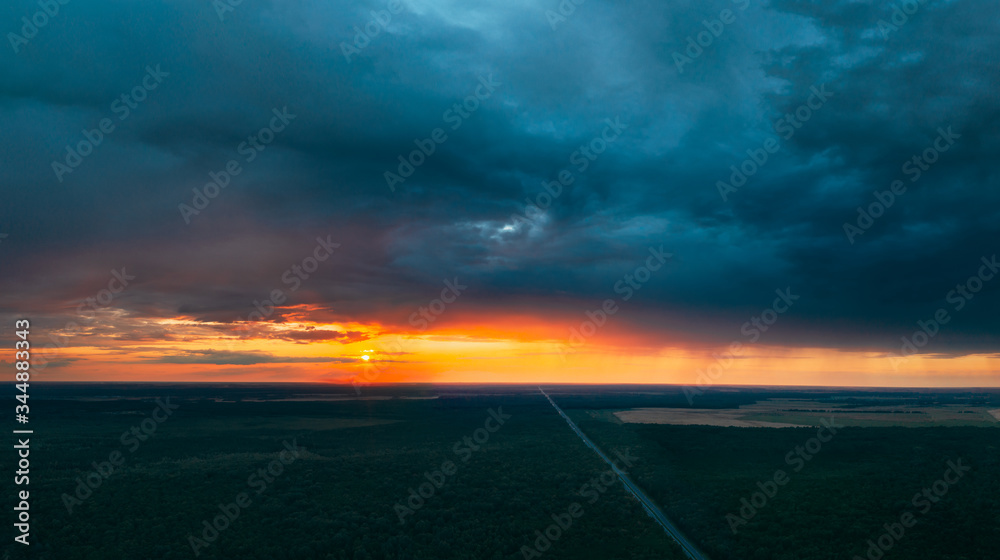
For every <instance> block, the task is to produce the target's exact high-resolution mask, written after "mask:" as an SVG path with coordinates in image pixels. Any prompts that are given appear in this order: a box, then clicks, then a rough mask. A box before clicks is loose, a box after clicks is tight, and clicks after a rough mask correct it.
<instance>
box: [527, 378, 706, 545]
mask: <svg viewBox="0 0 1000 560" xmlns="http://www.w3.org/2000/svg"><path fill="white" fill-rule="evenodd" d="M538 390H539V391H541V393H542V394H543V395H545V398H546V399H549V402H550V403H551V404H552V407H553V408H555V409H556V412H558V413H559V416H562V417H563V420H566V423H567V424H569V427H570V428H573V431H574V432H576V435H578V436H580V439H582V440H583V443H585V444H587V447H589V448H591V449H593V450H594V452H595V453H597V454H598V455H599V456H600V457H601V459H604V462H605V463H607V464H609V465H611V470H613V471H614V472H615V474H617V475H618V478H619V479H620V480H621V481H622V484H623V485H624V486H625V488H627V489H628V491H629V492H631V493H632V495H633V496H635V499H637V500H639V503H640V504H642V507H643V509H645V510H646V513H647V514H649V516H650V517H652V518H653V520H654V521H656V522H657V523H659V524H660V526H661V527H663V530H664V531H666V532H667V534H668V535H670V538H672V539H674V541H676V542H677V544H679V545H680V546H681V549H682V550H683V551H684V554H687V556H688V558H690V559H691V560H708V557H707V556H705V555H704V553H702V552H701V551H700V550H698V548H697V547H695V545H694V544H693V543H692V542H691V541H689V540H688V539H687V537H685V536H684V535H683V534H682V533H681V531H680V529H678V528H677V526H676V525H674V524H673V523H672V522H671V521H670V520H669V519H667V516H666V515H664V513H663V511H661V510H660V508H659V506H657V505H656V503H655V502H653V499H652V498H650V497H649V496H647V495H646V493H645V492H643V491H642V489H641V488H639V487H638V486H637V485H636V484H635V483H634V482H632V479H630V478H629V477H628V475H627V474H625V473H624V472H623V471H622V470H621V469H619V468H618V465H616V464H615V463H614V461H612V460H611V459H608V456H607V455H605V454H604V452H603V451H601V450H600V449H598V447H597V445H595V444H594V442H592V441H590V438H588V437H587V435H586V434H584V433H583V431H581V430H580V428H578V427H577V425H576V423H575V422H573V421H572V420H570V418H569V416H566V413H565V412H563V411H562V409H561V408H559V405H557V404H556V403H555V401H553V400H552V397H550V396H549V395H548V393H546V392H545V391H542V388H541V387H539V388H538Z"/></svg>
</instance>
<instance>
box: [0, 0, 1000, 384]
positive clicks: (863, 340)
mask: <svg viewBox="0 0 1000 560" xmlns="http://www.w3.org/2000/svg"><path fill="white" fill-rule="evenodd" d="M278 6H279V3H272V2H251V1H247V2H243V3H241V4H239V5H237V6H235V7H234V9H232V10H231V11H223V12H217V8H216V7H214V6H213V3H212V2H209V1H207V0H198V1H194V0H192V1H186V2H170V3H158V2H148V3H147V2H143V3H141V4H137V3H133V2H125V1H120V2H103V3H101V4H100V6H95V5H91V4H88V3H85V2H81V3H72V4H69V5H66V6H63V7H62V9H63V10H66V11H69V10H72V11H73V12H74V17H72V18H69V17H62V16H55V17H53V18H51V21H50V22H48V24H47V25H46V26H44V27H42V28H39V29H37V34H35V35H33V36H32V37H31V38H30V39H27V40H26V41H25V42H23V43H16V44H11V41H10V38H9V36H8V41H7V43H8V44H7V45H5V46H4V47H3V48H4V49H6V52H3V53H2V55H0V76H2V78H0V115H2V121H3V123H4V124H5V126H4V138H3V140H0V142H2V144H3V154H4V158H3V165H2V166H0V196H2V204H0V285H2V287H3V289H2V291H0V343H2V348H4V349H5V350H3V353H2V356H0V363H2V364H4V365H5V366H9V365H11V363H12V362H13V348H14V340H15V339H16V338H15V335H14V332H13V331H14V328H13V327H14V321H15V319H23V318H26V319H29V320H30V321H31V329H30V331H31V335H30V336H31V341H32V347H33V350H34V351H35V355H36V356H37V358H35V357H33V360H34V361H35V364H34V366H33V367H34V369H35V370H36V374H37V376H36V377H35V378H34V379H36V380H38V381H43V380H53V381H56V380H58V381H97V380H108V381H311V382H316V381H319V382H333V383H351V382H352V381H353V382H355V383H392V382H500V383H533V382H549V383H553V382H560V383H676V384H686V385H691V384H707V383H711V384H719V385H729V384H761V385H822V386H842V385H857V386H979V387H986V386H990V387H996V386H1000V328H998V323H997V316H998V312H1000V289H998V288H1000V271H997V272H994V271H995V265H994V263H996V254H997V253H998V252H1000V250H998V249H1000V235H998V234H1000V189H998V188H997V187H998V186H1000V185H998V183H1000V171H998V167H997V161H998V158H997V154H998V151H1000V109H998V108H1000V104H998V103H997V95H998V94H997V83H1000V64H998V55H997V54H996V53H1000V22H998V21H997V20H996V18H985V17H982V16H981V15H980V14H978V13H977V10H976V9H975V6H974V5H969V4H966V5H963V6H960V5H959V4H957V3H953V2H936V3H928V4H924V5H921V8H920V10H919V11H918V12H917V13H915V14H913V15H911V16H909V18H908V19H907V21H906V22H905V23H903V24H902V25H898V26H892V27H894V29H893V28H891V27H886V26H885V25H883V24H885V23H886V22H890V23H891V22H892V21H893V20H892V17H893V14H892V11H891V6H889V5H888V4H885V5H883V4H882V3H869V2H855V1H831V2H802V1H774V2H770V3H769V4H767V5H765V4H762V3H760V2H742V1H735V2H734V1H731V0H715V1H712V2H707V3H705V2H680V3H667V2H655V3H654V2H643V1H640V2H627V3H619V2H603V1H599V0H588V1H587V2H584V3H582V4H581V5H579V6H576V8H575V11H573V12H572V13H569V14H566V15H559V14H558V12H553V10H557V7H558V6H559V2H558V1H556V0H552V1H550V2H526V1H514V2H495V3H469V2H462V1H459V0H454V1H430V0H428V1H409V0H401V1H400V2H399V4H398V5H397V4H396V2H384V1H381V0H375V1H372V2H365V1H362V2H346V1H340V0H338V1H335V2H332V3H331V2H318V1H317V2H313V1H303V2H295V3H280V9H277V7H278ZM391 7H398V8H399V9H397V10H395V13H393V12H389V9H390V8H391ZM372 10H375V15H373V14H372ZM725 10H728V11H729V15H728V16H724V15H723V12H724V11H725ZM22 12H23V6H22V5H20V4H19V5H17V6H2V7H0V21H4V22H8V23H9V25H7V27H5V28H4V31H5V32H7V31H12V32H15V33H20V32H21V31H20V29H19V26H20V24H18V25H14V24H13V23H10V22H19V21H21V17H22V16H24V15H25V14H24V13H22ZM729 16H731V17H729ZM720 18H721V19H727V20H731V23H719V24H718V26H716V24H715V23H713V22H715V21H716V20H720V21H721V19H720ZM880 21H881V22H882V24H880ZM122 22H129V23H128V25H125V24H123V23H122ZM366 26H367V27H366ZM720 26H721V27H720ZM8 28H9V29H8ZM366 28H367V29H372V30H376V31H378V32H377V33H376V34H374V36H373V37H368V36H367V35H365V31H364V29H366ZM712 29H715V30H717V31H719V33H718V34H717V36H715V35H712V33H713V31H712ZM705 32H708V34H707V35H704V34H703V35H702V37H703V38H704V37H708V38H709V39H706V41H708V40H710V41H711V42H710V44H709V45H708V46H704V47H702V46H699V45H698V40H697V37H698V36H699V33H705ZM689 37H691V38H692V39H691V41H690V42H689V41H688V38H689ZM84 39H86V41H87V42H88V44H90V45H91V47H90V48H89V49H87V50H77V49H74V48H73V46H74V45H75V44H77V43H79V42H81V41H83V40H84ZM692 45H694V47H692ZM986 53H988V54H986ZM820 91H821V92H824V93H823V95H819V94H817V92H820ZM803 107H806V108H807V109H808V110H807V111H806V110H803V109H802V108H803ZM805 115H808V116H806V117H805V118H803V117H804V116H805ZM791 123H794V124H791ZM102 127H103V131H102ZM112 127H113V128H112ZM81 146H82V148H81ZM772 148H773V149H772ZM421 150H423V151H421ZM914 158H918V159H916V160H915V159H914ZM751 164H752V165H751ZM227 168H228V170H227ZM236 169H238V171H234V170H236ZM740 169H743V171H742V172H741V171H740ZM749 170H752V171H749ZM741 177H743V178H744V179H745V182H744V181H743V180H741ZM212 181H214V182H215V185H214V186H209V187H208V189H207V190H208V192H207V193H206V185H207V184H208V183H209V182H212ZM894 185H895V188H896V192H895V193H893V191H892V189H893V188H894ZM902 189H905V190H902ZM202 197H204V198H202ZM890 197H891V198H890ZM859 207H860V208H862V209H863V210H864V211H863V213H862V214H859ZM879 209H881V211H880V210H879ZM845 224H846V225H847V226H848V227H845ZM994 275H996V276H998V277H997V278H996V279H994V278H993V276H994ZM88 298H89V299H88ZM918 322H922V324H923V325H925V327H923V330H921V329H922V327H921V326H920V323H918ZM918 331H919V332H920V333H926V334H917V335H915V334H914V333H916V332H918ZM904 339H905V340H904ZM910 343H912V344H913V346H912V348H913V350H912V353H913V354H914V355H912V356H908V357H901V355H903V354H908V353H911V352H910V351H908V350H907V349H906V348H907V346H906V345H907V344H910Z"/></svg>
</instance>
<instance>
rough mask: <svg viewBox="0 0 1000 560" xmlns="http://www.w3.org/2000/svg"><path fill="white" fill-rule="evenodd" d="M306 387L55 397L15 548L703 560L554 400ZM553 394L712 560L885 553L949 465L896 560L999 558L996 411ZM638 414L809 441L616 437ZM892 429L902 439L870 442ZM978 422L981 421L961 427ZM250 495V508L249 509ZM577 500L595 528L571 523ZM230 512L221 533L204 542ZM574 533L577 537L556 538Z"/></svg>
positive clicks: (905, 397) (20, 552)
mask: <svg viewBox="0 0 1000 560" xmlns="http://www.w3.org/2000/svg"><path fill="white" fill-rule="evenodd" d="M310 390H313V391H315V392H316V395H317V398H316V400H303V397H302V395H300V394H297V393H302V392H303V389H302V388H301V387H296V388H295V390H294V393H296V394H293V393H292V391H291V390H290V389H286V388H282V387H280V386H242V387H240V386H236V387H234V386H228V387H226V386H193V385H148V386H143V385H131V386H107V385H104V386H85V385H46V386H45V391H44V392H42V391H39V395H38V396H37V397H35V396H33V400H34V399H36V398H37V400H34V402H33V404H32V412H33V414H34V417H33V422H37V424H36V425H35V426H33V428H34V429H35V434H34V435H33V436H32V440H31V441H32V453H33V455H32V472H31V484H30V489H31V496H32V505H31V514H32V530H31V539H32V543H33V544H32V546H31V548H30V552H31V554H30V556H29V555H26V554H25V552H26V551H25V550H24V548H25V547H22V546H20V545H16V546H15V545H7V546H6V547H5V548H6V550H7V552H9V553H10V557H11V558H14V559H18V558H29V557H30V558H37V559H43V560H47V559H52V560H56V559H58V560H132V559H138V558H144V559H145V558H150V559H154V558H155V559H166V560H174V559H188V558H199V559H201V558H207V559H211V558H239V559H250V560H253V559H319V560H331V559H337V560H354V559H358V560H361V559H373V560H374V559H379V560H381V559H423V558H428V559H431V558H434V559H438V558H475V559H479V558H486V559H491V560H492V559H495V560H515V559H522V558H537V557H543V558H546V559H547V558H554V559H555V558H567V559H569V558H573V559H578V558H599V559H615V558H622V559H625V558H640V559H641V558H649V559H653V558H657V559H668V560H669V559H681V558H684V556H683V555H682V553H681V552H680V550H679V548H678V547H677V545H676V544H675V543H674V542H673V541H672V540H671V539H670V538H669V537H668V536H667V535H666V533H664V531H663V530H662V529H661V528H660V527H659V526H658V525H656V524H655V523H654V522H653V520H652V519H651V518H650V517H649V516H647V515H646V514H645V512H644V511H643V509H642V508H641V507H640V505H639V504H638V503H637V502H636V501H635V500H634V499H633V498H632V497H631V496H630V495H629V494H628V493H627V492H626V491H625V490H624V489H623V488H622V485H621V484H620V483H618V482H610V483H607V481H605V483H604V484H601V482H600V477H601V475H602V473H606V472H607V466H606V465H605V464H604V463H603V462H602V461H601V460H600V459H599V458H598V457H597V456H596V454H595V453H594V452H593V451H591V450H590V449H589V448H587V447H586V446H585V445H584V444H583V443H582V441H581V440H580V439H579V437H577V436H576V434H575V433H573V432H572V430H570V428H569V427H568V425H567V423H566V422H565V421H564V420H563V419H562V418H561V417H560V416H559V415H558V414H557V413H556V412H555V411H554V410H553V408H552V407H551V406H550V405H549V404H548V402H547V401H546V400H545V399H544V398H543V397H542V396H541V395H540V393H538V390H537V388H534V387H491V386H486V387H468V386H460V387H448V386H440V387H429V386H409V387H371V388H365V389H364V395H363V397H368V398H363V399H356V398H352V395H354V392H353V389H351V388H346V389H345V388H336V387H334V388H331V387H328V386H317V387H312V388H311V389H310ZM547 390H548V392H549V393H550V395H552V397H553V399H554V400H555V401H556V402H558V403H559V405H560V406H561V407H563V408H564V409H565V410H566V412H567V414H568V415H569V416H570V417H571V418H573V420H574V421H575V422H576V423H577V424H578V425H579V426H580V428H581V429H582V430H583V431H584V432H585V433H586V434H587V435H588V436H589V437H590V438H591V439H593V440H594V442H595V443H596V444H597V445H598V446H599V447H601V448H602V449H603V450H604V451H605V453H607V454H608V455H609V456H612V457H629V458H631V459H630V463H631V464H630V465H628V466H623V467H622V468H623V469H625V470H627V472H628V473H629V476H630V477H632V479H633V480H634V481H635V482H636V483H638V484H639V486H640V487H641V488H643V489H644V490H645V491H646V492H647V493H648V494H650V495H651V496H652V497H653V498H654V500H655V501H656V502H657V503H658V505H659V506H660V507H661V508H662V509H663V510H664V511H665V512H666V514H667V515H668V516H669V517H670V518H671V519H672V520H673V521H674V522H675V523H676V524H677V525H679V526H680V527H681V529H682V530H683V531H684V532H685V533H686V535H687V536H688V537H689V538H690V539H692V540H693V541H695V542H697V543H698V544H699V546H701V547H702V548H703V550H705V552H706V553H707V556H708V557H709V558H712V559H713V560H727V559H732V560H737V559H738V560H746V559H750V560H756V559H761V560H765V559H776V560H777V559H780V560H785V559H789V560H791V559H796V560H799V559H827V558H829V559H833V558H852V557H853V556H854V555H862V556H863V555H864V553H865V548H866V546H867V545H866V541H867V540H868V539H877V538H878V537H879V536H880V534H881V533H882V532H883V531H884V530H883V529H882V527H883V525H884V524H886V523H892V522H893V521H894V520H898V519H899V518H900V515H901V514H903V513H905V512H906V511H909V510H913V509H914V506H913V505H912V504H911V498H912V496H913V495H914V493H918V492H920V491H921V489H922V488H925V487H927V486H928V485H931V486H932V485H933V484H934V482H935V481H937V480H938V479H940V478H941V477H942V476H943V473H944V472H945V470H946V469H947V468H948V461H962V463H961V464H962V465H968V466H969V467H970V468H971V470H970V471H969V472H967V473H963V476H962V477H961V478H960V479H959V480H958V481H957V482H956V483H955V484H954V485H953V486H949V488H948V491H947V493H946V495H944V496H943V497H942V498H941V499H940V500H939V501H938V502H936V503H934V504H933V507H931V508H930V510H929V511H928V512H927V513H926V514H924V513H919V512H918V513H919V515H918V522H917V524H916V525H915V526H914V527H913V528H908V529H906V535H905V536H904V538H902V539H901V540H899V542H898V543H894V545H893V550H892V551H891V555H887V556H886V560H891V558H907V559H915V560H922V559H932V558H933V559H940V558H948V559H949V560H958V559H965V560H982V559H986V558H992V557H993V556H992V555H993V554H994V552H995V550H996V549H997V547H998V546H1000V501H998V499H1000V498H998V496H1000V462H998V461H1000V459H998V458H1000V454H998V451H1000V450H998V443H997V434H1000V432H997V431H995V430H994V427H995V424H996V422H994V421H993V420H992V418H990V417H989V415H986V417H987V421H985V422H982V421H980V420H978V416H977V415H976V414H974V413H966V412H963V410H966V409H968V410H995V409H997V408H998V406H1000V394H997V393H982V392H973V393H968V392H967V393H935V394H921V395H914V394H893V395H887V394H882V395H881V396H880V399H881V400H882V402H878V403H874V402H869V401H870V399H867V398H865V396H866V394H863V393H854V392H844V391H841V392H836V391H835V392H830V393H825V392H824V393H818V392H805V391H775V390H764V389H761V390H750V389H748V390H743V391H739V392H725V393H723V392H720V393H718V394H714V393H709V394H706V395H704V396H703V398H704V401H702V402H698V403H697V404H699V405H701V406H705V407H714V408H706V409H702V410H699V411H694V412H692V411H682V409H681V408H678V407H680V406H682V405H683V404H684V402H683V401H684V398H683V395H682V394H681V393H680V392H679V391H678V390H676V389H674V388H644V389H643V390H641V391H639V390H636V389H634V388H622V387H602V388H588V387H550V388H548V389H547ZM108 395H111V397H112V398H108ZM354 396H356V395H354ZM869 396H870V395H869ZM371 397H378V398H371ZM168 398H169V400H167V399H168ZM158 399H159V400H158ZM914 399H916V400H914ZM889 401H893V402H889ZM904 401H906V402H909V404H906V405H904V404H902V403H903V402H904ZM158 403H159V404H158ZM164 405H166V408H164ZM855 405H857V408H854V409H853V410H851V407H852V406H855ZM879 407H890V408H892V409H893V410H895V409H896V408H900V407H903V408H902V409H906V410H911V409H912V410H920V412H921V413H915V412H913V413H910V412H907V413H896V412H884V413H883V412H876V411H875V410H876V409H878V408H879ZM893 407H896V408H893ZM158 408H159V409H160V410H169V412H170V413H169V414H168V415H166V417H164V414H165V413H162V412H161V413H160V414H158V415H157V414H154V411H155V410H157V409H158ZM642 409H656V410H661V409H668V410H671V409H672V410H673V413H674V414H675V415H683V414H692V415H695V416H699V417H705V418H711V417H713V416H714V417H715V418H716V419H717V420H719V421H724V420H725V419H727V418H728V419H734V418H735V419H738V420H740V419H742V420H740V421H742V422H758V421H771V420H770V419H772V418H773V419H774V421H778V422H781V423H786V424H793V423H802V424H809V425H812V427H787V428H782V429H772V428H745V427H724V426H702V425H674V424H657V423H652V424H650V423H630V422H623V421H622V420H621V419H620V416H621V415H622V412H623V411H641V410H642ZM831 410H837V412H832V413H831V412H830V411H831ZM655 414H660V413H659V412H657V413H655ZM831 414H832V415H833V416H834V417H835V425H842V426H844V427H843V428H837V433H836V434H835V435H833V436H832V438H831V439H829V440H828V441H827V442H823V443H822V446H821V449H818V450H813V451H815V452H814V453H809V455H810V458H809V459H808V460H804V459H802V460H801V463H802V467H801V469H798V470H796V467H797V466H798V463H796V462H791V463H790V462H789V461H788V458H787V457H788V454H789V453H792V452H794V450H795V449H796V448H797V447H802V446H806V447H809V446H810V444H809V443H808V442H809V440H810V439H811V438H813V437H815V436H816V435H817V430H818V429H819V428H818V427H819V426H822V425H823V423H822V421H819V420H816V418H821V417H830V416H831ZM984 414H985V413H984ZM880 415H884V416H889V417H892V418H893V419H892V421H895V422H899V424H896V425H893V426H874V427H872V425H870V424H867V423H868V422H872V421H873V420H870V419H869V418H868V416H873V417H874V416H880ZM157 416H159V418H161V419H162V421H159V420H150V419H151V418H154V419H155V418H156V417H157ZM625 416H626V417H628V415H627V414H626V415H625ZM897 417H900V418H905V419H906V420H909V418H910V417H920V418H922V419H923V418H924V417H927V418H928V419H931V423H930V424H920V423H918V422H912V423H906V422H905V421H904V420H897V419H896V418H897ZM966 417H968V418H969V422H970V423H971V425H957V424H955V423H957V422H961V421H962V420H965V419H966ZM147 420H148V421H147ZM976 422H979V423H980V425H977V424H976ZM852 423H853V424H852ZM858 423H861V424H867V427H862V426H860V425H858ZM935 423H936V424H939V425H934V424H935ZM900 425H906V426H908V427H905V428H904V427H898V426H900ZM143 426H145V427H146V428H150V427H151V428H152V431H150V430H148V429H146V428H143ZM133 428H137V430H138V431H134V430H133ZM144 430H145V431H144ZM137 434H138V435H142V436H143V437H142V438H140V437H138V435H137ZM35 453H37V455H36V454H35ZM116 453H117V454H118V455H115V454H116ZM117 458H120V461H117V460H116V459H117ZM798 460H799V459H796V461H798ZM449 465H450V466H449ZM777 470H784V471H786V473H787V475H788V477H789V478H790V480H789V481H788V482H787V483H786V484H783V485H781V486H780V487H777V486H776V487H775V489H776V492H775V495H774V496H772V497H767V499H766V504H765V505H763V506H761V507H758V508H755V510H756V511H755V512H754V514H753V515H752V516H750V517H749V518H748V519H745V520H744V521H745V523H744V522H737V527H736V529H737V531H736V532H735V533H734V532H733V531H732V530H731V525H732V523H733V522H732V518H728V517H727V516H728V515H730V514H734V515H735V516H737V517H739V516H740V509H741V507H742V502H741V500H742V499H744V498H745V499H747V500H752V499H754V497H753V494H754V493H755V492H758V489H759V488H760V486H759V485H758V483H761V484H764V486H765V487H767V485H768V481H771V480H773V479H774V475H775V472H776V471H777ZM611 478H612V479H613V477H611ZM87 481H89V482H90V484H89V485H88V482H87ZM7 484H8V494H7V495H12V492H13V486H12V485H11V483H10V481H8V483H7ZM420 492H424V493H425V496H424V497H421V496H419V493H420ZM241 493H242V494H244V495H245V497H246V498H247V499H248V500H249V501H250V503H249V504H247V503H246V502H245V501H244V502H242V503H243V504H244V505H240V506H239V507H237V505H238V504H240V503H241V502H240V500H241V499H240V495H241ZM574 503H575V504H578V506H579V508H580V510H581V511H582V512H581V514H580V515H579V516H578V517H572V516H569V517H567V516H568V513H567V512H569V511H577V510H571V507H572V505H573V504H574ZM226 511H228V512H230V515H229V517H232V519H227V518H226V516H225V514H224V513H223V512H226ZM233 512H236V515H235V516H234V515H232V514H233ZM220 515H223V517H222V521H224V522H225V523H224V525H225V527H224V528H223V529H221V530H218V531H212V530H210V529H206V527H207V525H206V524H210V523H213V521H214V520H217V519H219V516H220ZM553 516H555V517H553ZM740 519H742V517H740ZM559 520H563V521H567V520H569V522H570V523H569V525H568V526H567V527H566V528H564V529H563V528H558V527H556V528H555V529H553V524H554V523H556V522H557V521H559ZM536 531H537V532H536ZM545 532H549V534H550V535H551V536H554V538H549V539H545V538H541V536H542V535H543V534H544V533H545ZM942 535H947V536H948V538H947V539H944V538H942ZM535 554H538V556H535Z"/></svg>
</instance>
